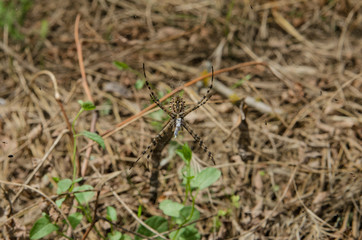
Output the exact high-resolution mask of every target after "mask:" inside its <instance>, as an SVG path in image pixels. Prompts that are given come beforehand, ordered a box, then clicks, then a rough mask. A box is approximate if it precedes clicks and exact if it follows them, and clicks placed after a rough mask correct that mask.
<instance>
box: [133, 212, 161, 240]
mask: <svg viewBox="0 0 362 240" xmlns="http://www.w3.org/2000/svg"><path fill="white" fill-rule="evenodd" d="M145 223H146V224H147V225H148V226H149V227H151V228H153V229H154V230H156V231H157V232H159V233H160V232H165V231H167V230H168V223H167V220H166V219H164V218H163V217H159V216H152V217H150V218H149V219H147V220H146V221H145ZM137 233H139V234H142V235H144V236H146V237H152V236H154V235H155V234H154V233H153V232H151V231H150V230H148V229H147V228H145V227H144V226H143V225H141V226H140V227H139V228H138V230H137ZM140 239H142V238H140V237H138V236H136V237H135V240H140ZM156 239H161V238H160V237H158V238H156Z"/></svg>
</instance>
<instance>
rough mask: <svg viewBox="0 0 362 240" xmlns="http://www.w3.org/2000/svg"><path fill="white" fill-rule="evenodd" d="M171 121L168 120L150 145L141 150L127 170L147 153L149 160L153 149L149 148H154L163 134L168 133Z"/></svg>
mask: <svg viewBox="0 0 362 240" xmlns="http://www.w3.org/2000/svg"><path fill="white" fill-rule="evenodd" d="M171 120H172V119H170V120H168V122H167V123H166V124H165V126H164V127H163V128H162V130H161V131H160V133H159V134H157V136H156V137H154V138H153V139H152V141H151V143H150V144H149V145H148V146H147V148H145V150H143V152H142V153H141V155H140V156H139V157H138V158H137V160H136V161H135V162H134V163H132V165H131V167H130V168H129V170H131V169H132V168H133V166H134V165H135V164H136V163H137V162H138V160H140V159H141V158H142V157H143V156H144V155H145V154H146V153H147V152H148V151H149V152H148V154H147V160H148V159H149V158H150V156H151V155H152V152H153V148H151V147H155V146H156V144H157V142H158V141H159V140H160V138H162V136H163V134H164V133H165V132H166V131H168V129H169V128H170V127H172V125H173V124H172V123H173V121H171Z"/></svg>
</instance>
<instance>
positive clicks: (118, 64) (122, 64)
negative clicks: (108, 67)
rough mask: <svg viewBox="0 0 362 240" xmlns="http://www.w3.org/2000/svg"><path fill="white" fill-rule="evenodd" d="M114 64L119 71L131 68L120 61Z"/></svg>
mask: <svg viewBox="0 0 362 240" xmlns="http://www.w3.org/2000/svg"><path fill="white" fill-rule="evenodd" d="M113 64H114V65H115V66H116V67H117V68H118V69H119V70H127V69H129V68H130V67H129V66H128V65H127V64H126V63H124V62H119V61H114V62H113Z"/></svg>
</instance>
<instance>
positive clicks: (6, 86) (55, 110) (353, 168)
mask: <svg viewBox="0 0 362 240" xmlns="http://www.w3.org/2000/svg"><path fill="white" fill-rule="evenodd" d="M250 5H251V7H252V8H251V7H250ZM77 14H80V16H81V18H80V21H79V30H78V31H79V40H80V44H81V46H82V50H81V53H82V55H83V61H84V70H85V75H84V76H86V79H87V81H88V84H89V92H88V93H87V92H86V91H85V87H84V85H82V81H81V80H80V79H81V71H82V70H83V68H82V67H79V63H78V55H77V46H76V44H75V34H74V29H75V20H76V16H77ZM44 19H45V20H47V21H48V23H49V32H48V35H47V37H46V38H45V39H43V38H41V37H40V35H39V29H40V26H41V21H42V20H44ZM21 32H22V33H23V34H24V36H25V37H24V39H23V40H22V41H16V40H12V39H11V37H10V36H9V34H8V32H7V31H6V29H4V28H3V29H1V34H2V40H1V43H0V47H1V49H2V51H1V52H0V61H1V64H0V68H1V69H0V71H1V72H0V79H1V86H0V100H1V102H0V137H1V143H0V144H1V148H0V151H1V154H0V176H1V177H0V180H2V181H1V183H2V184H1V205H0V227H1V229H2V232H3V234H1V233H0V238H4V239H14V238H15V237H16V236H18V237H24V236H28V234H29V230H30V228H31V226H32V225H33V223H34V221H35V220H36V219H37V218H39V217H40V213H41V210H40V208H39V207H38V206H39V204H42V205H44V204H45V205H46V204H50V203H49V202H48V201H47V200H44V199H45V198H42V196H41V195H40V194H39V193H37V192H34V191H32V190H30V189H29V188H25V190H23V191H22V192H21V193H20V195H19V196H18V198H17V200H16V201H14V203H13V204H12V206H11V207H12V211H11V212H9V208H8V207H9V201H8V200H5V199H9V200H13V199H14V198H15V196H16V194H17V192H19V190H20V187H18V186H14V185H10V183H25V184H27V185H29V186H31V187H33V188H36V189H38V190H39V191H40V192H41V193H42V194H43V195H44V196H49V197H51V196H54V195H55V188H54V187H51V186H54V185H55V183H54V181H53V180H52V178H53V177H60V178H70V177H71V175H72V167H71V162H70V159H71V153H72V141H71V140H70V139H71V138H69V137H67V135H64V136H63V135H62V134H64V132H63V133H62V131H63V130H64V129H67V125H66V123H65V120H64V117H63V115H62V113H61V109H60V108H59V105H58V104H57V101H56V99H55V97H54V87H53V84H52V82H51V81H50V80H49V77H48V76H45V75H41V76H38V77H37V78H36V79H35V80H34V81H31V79H32V76H34V74H36V73H37V72H38V71H39V70H43V69H44V70H49V71H50V72H51V73H53V74H54V76H55V77H56V79H57V83H58V90H59V94H60V95H61V98H62V100H63V105H64V109H65V112H66V115H67V116H68V117H69V118H70V120H72V119H73V118H74V117H75V114H76V113H77V111H78V110H79V104H78V103H77V101H78V100H79V99H82V100H89V99H93V101H94V102H95V104H96V105H97V112H98V114H99V115H98V117H94V116H93V117H92V114H90V113H87V114H84V115H82V116H81V118H80V120H79V121H78V123H77V126H76V128H77V129H78V131H81V130H90V129H91V127H93V128H94V129H95V130H96V131H98V132H99V133H105V132H107V131H112V130H113V131H112V132H111V134H108V135H107V137H105V141H106V151H102V150H101V149H99V148H98V147H97V146H94V147H93V148H88V149H91V150H92V151H90V150H88V152H87V151H80V152H79V158H80V162H81V164H82V166H83V170H82V171H83V172H84V173H85V175H84V177H85V179H86V183H87V184H90V185H92V186H95V187H96V186H100V185H101V183H105V185H104V186H103V187H102V190H101V194H100V197H99V199H98V204H99V206H98V212H99V215H102V216H104V211H105V207H106V206H111V205H112V206H115V207H116V208H117V210H118V213H119V215H120V216H121V219H122V223H121V224H122V226H123V227H125V228H127V229H129V230H131V231H135V229H136V227H137V224H138V223H137V221H136V220H135V218H134V217H133V216H132V215H131V214H130V213H129V212H127V211H125V210H124V209H125V208H124V207H125V206H126V207H128V209H129V210H132V211H133V212H136V211H137V208H138V205H139V204H142V205H143V207H144V210H143V216H142V217H141V219H143V220H145V219H146V216H150V215H162V212H161V211H160V210H159V209H158V205H157V204H156V205H153V204H151V202H150V201H149V199H148V198H147V193H148V192H149V184H148V181H149V172H147V171H146V170H145V168H144V167H143V165H142V164H139V165H138V166H136V167H135V168H134V169H133V172H132V174H131V175H130V176H129V181H127V179H126V172H125V171H126V170H127V169H128V168H129V166H130V165H131V163H132V162H133V161H135V159H137V156H138V154H139V153H140V152H141V151H142V150H143V148H144V147H145V146H146V145H147V144H148V143H149V141H150V139H151V137H153V136H154V135H155V134H157V131H156V130H155V128H154V127H152V125H151V124H150V122H151V121H152V118H150V117H149V115H147V114H141V115H142V116H143V118H139V120H138V121H130V120H129V118H130V117H132V116H134V115H136V114H137V113H139V112H140V111H141V110H142V109H144V108H145V106H147V105H149V103H150V100H149V93H148V90H147V89H146V88H143V89H141V90H136V89H135V87H134V84H135V82H136V80H137V78H138V76H137V75H136V74H135V73H134V72H131V71H120V70H118V69H117V68H116V67H115V66H114V65H113V64H112V62H113V61H115V60H116V61H121V62H125V63H127V64H128V65H129V66H130V67H132V68H133V69H135V70H136V71H139V72H141V71H142V63H145V64H146V66H147V70H148V71H149V72H148V74H147V76H148V78H149V81H150V82H151V83H152V84H154V86H155V88H156V89H157V90H159V91H162V92H163V93H166V92H167V91H171V90H173V89H175V88H177V87H179V86H181V85H183V84H185V83H187V82H188V81H190V80H191V79H193V78H195V77H198V76H201V74H202V71H203V70H204V69H205V66H207V65H205V64H208V63H209V64H210V63H211V64H212V65H213V66H214V69H215V70H218V69H222V68H228V67H231V66H234V65H237V64H240V63H247V62H252V63H251V64H249V65H248V66H246V67H238V68H235V69H234V70H232V71H227V72H224V73H222V74H219V75H217V76H216V81H217V82H218V83H219V84H220V85H219V86H216V87H215V90H216V93H215V94H214V96H213V97H212V99H211V100H210V101H209V103H208V104H207V105H206V106H205V107H203V108H202V109H201V110H197V111H196V112H195V113H192V114H190V116H189V118H188V119H189V122H191V124H192V127H193V128H194V129H195V131H197V132H198V133H199V134H200V135H201V136H202V137H203V139H204V140H205V143H206V144H207V145H208V147H209V149H210V150H211V151H212V152H213V153H214V156H215V160H216V164H217V165H216V167H217V168H219V169H220V170H221V171H222V178H221V179H220V180H219V181H218V182H217V183H216V184H215V185H213V186H212V187H211V188H210V190H209V191H206V192H204V193H203V194H200V195H199V197H198V199H197V201H196V203H197V207H198V210H199V211H200V212H201V215H202V217H208V216H212V215H215V214H217V212H218V211H219V210H229V214H227V215H226V216H224V217H222V218H220V221H221V225H220V226H219V227H218V228H215V226H214V221H212V219H211V218H208V219H206V220H204V221H200V222H198V223H197V228H198V229H199V231H200V233H201V234H202V238H203V239H269V238H271V239H361V237H362V224H361V218H362V217H361V216H362V209H361V207H362V197H361V196H362V187H361V186H362V167H361V166H362V128H361V125H362V93H361V89H362V72H361V66H362V54H361V53H362V42H361V38H362V4H361V2H360V1H358V0H339V1H338V0H336V1H326V0H315V1H306V0H305V1H303V0H293V1H284V0H281V1H273V2H272V1H259V0H255V1H250V2H249V1H248V0H244V1H223V0H215V1H211V0H205V1H186V2H185V1H180V0H173V1H116V0H93V1H70V0H64V1H41V0H36V1H34V3H33V5H32V8H31V9H30V10H29V12H28V13H27V17H26V20H25V22H24V24H23V26H21ZM78 47H79V46H78ZM78 49H79V48H78ZM79 50H80V49H79ZM78 54H79V53H78ZM207 61H208V62H207ZM255 61H256V62H255ZM260 63H262V64H260ZM247 75H250V76H249V77H250V79H249V80H246V81H244V82H243V83H242V84H241V85H240V86H238V87H236V88H232V87H233V86H234V85H235V84H237V83H238V82H239V81H240V79H243V78H245V77H246V76H247ZM110 84H114V85H111V86H110ZM216 85H217V84H216ZM203 90H204V89H202V90H200V92H199V91H198V90H197V88H196V85H193V86H190V87H188V88H187V89H185V93H184V96H185V98H186V99H189V102H190V103H191V102H196V101H197V99H198V98H199V97H200V96H201V95H202V94H203ZM232 94H234V95H232ZM235 96H236V98H237V99H239V98H248V99H249V101H250V102H253V101H254V102H255V103H258V102H259V103H260V102H262V103H263V104H264V106H268V107H271V108H270V109H272V110H270V111H271V112H270V111H269V110H267V111H265V110H262V109H260V108H258V107H255V106H252V104H250V105H249V107H248V114H247V122H248V126H249V131H250V140H251V141H250V146H249V149H247V152H248V156H249V157H248V158H247V160H244V161H243V160H242V158H241V157H240V156H239V149H238V139H239V135H240V132H239V130H237V128H235V126H236V124H237V122H238V118H239V116H240V111H239V107H238V106H237V105H233V104H232V103H231V100H233V98H232V97H234V98H235ZM192 99H195V100H196V101H195V100H192ZM277 110H278V111H277ZM268 111H269V112H268ZM272 112H274V113H277V114H273V113H272ZM141 115H137V117H140V116H141ZM92 119H95V120H96V121H95V122H92ZM134 119H137V118H134ZM124 121H126V122H124ZM125 123H126V124H125ZM117 126H121V127H119V128H117ZM235 129H236V130H235ZM230 133H231V136H230V137H229V138H227V137H228V135H229V134H230ZM182 135H183V137H181V138H178V140H177V141H179V143H185V142H190V141H191V140H192V139H191V136H189V135H188V134H187V133H186V132H183V133H182ZM59 136H60V137H61V138H59V139H58V140H59V141H57V142H55V141H56V138H57V137H59ZM79 144H80V146H81V148H83V150H85V148H84V147H85V146H86V145H87V142H86V141H81V142H80V143H79ZM52 146H53V147H54V150H51V147H52ZM10 154H12V155H14V157H13V158H9V157H8V156H9V155H10ZM166 154H167V152H165V156H166ZM194 155H195V156H196V157H199V158H201V159H207V156H206V155H204V154H203V153H201V151H194ZM86 159H91V160H89V163H88V164H87V165H86V164H85V161H86ZM39 163H42V165H41V166H40V165H39ZM205 164H209V163H208V162H205ZM205 164H203V165H205ZM37 166H40V167H38V168H37ZM181 167H182V161H181V160H180V159H179V158H178V157H174V158H173V160H172V161H171V162H170V163H168V164H167V165H165V166H164V167H163V168H162V171H161V174H160V175H161V176H160V182H161V183H160V188H159V195H160V196H159V201H160V200H162V199H172V200H175V201H180V199H181V198H182V194H183V192H182V188H181V186H180V181H179V179H178V170H179V169H180V168H181ZM35 170H36V171H35ZM32 174H33V175H32ZM112 189H115V192H116V193H117V194H118V195H119V197H120V199H122V202H121V203H122V204H121V203H120V202H119V201H118V200H117V198H116V197H115V196H114V195H112V193H111V190H112ZM233 195H236V196H239V197H240V200H239V204H240V206H235V204H234V205H233V204H232V202H231V196H233ZM91 206H92V204H91ZM97 224H98V228H99V229H101V231H103V233H105V231H106V230H107V229H108V228H109V226H108V225H107V224H104V223H103V222H102V221H100V222H99V223H97ZM83 227H84V228H85V229H86V228H87V227H89V225H88V224H87V223H86V222H84V223H83ZM84 231H85V230H84ZM84 231H78V232H77V233H76V236H77V238H81V236H82V235H83V234H84ZM0 232H1V231H0ZM88 237H89V239H97V235H96V234H95V233H92V232H91V233H90V235H89V236H88ZM24 238H27V237H24Z"/></svg>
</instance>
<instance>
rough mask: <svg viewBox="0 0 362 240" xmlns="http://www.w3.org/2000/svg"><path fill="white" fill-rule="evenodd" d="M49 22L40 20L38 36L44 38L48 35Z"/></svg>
mask: <svg viewBox="0 0 362 240" xmlns="http://www.w3.org/2000/svg"><path fill="white" fill-rule="evenodd" d="M48 26H49V24H48V21H47V20H42V21H41V26H40V37H41V38H43V39H44V38H46V36H47V35H48V29H49V27H48Z"/></svg>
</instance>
